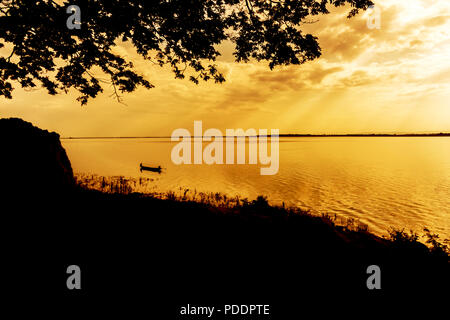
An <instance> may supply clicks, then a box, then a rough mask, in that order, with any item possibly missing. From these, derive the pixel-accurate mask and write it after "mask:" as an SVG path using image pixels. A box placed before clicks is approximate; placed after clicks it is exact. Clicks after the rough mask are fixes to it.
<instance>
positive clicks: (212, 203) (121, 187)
mask: <svg viewBox="0 0 450 320" xmlns="http://www.w3.org/2000/svg"><path fill="white" fill-rule="evenodd" d="M76 181H77V185H78V186H79V187H80V188H82V189H84V190H90V191H92V190H95V191H98V192H101V193H103V194H110V195H120V196H127V195H134V196H138V197H143V198H151V199H157V200H167V201H172V202H177V203H183V202H186V203H195V204H198V205H201V206H205V207H208V208H213V209H214V211H219V212H220V213H221V214H230V213H231V214H236V213H237V214H241V215H245V214H248V212H249V211H250V212H251V211H252V210H251V209H257V210H259V213H258V215H259V214H261V215H264V214H267V213H268V212H270V213H271V215H272V216H273V215H275V216H284V217H292V216H303V217H310V218H314V219H320V220H321V222H323V223H325V224H326V225H329V226H331V227H332V228H333V229H335V230H337V231H339V232H342V233H347V234H350V233H353V234H358V233H360V234H370V230H369V227H368V226H367V224H364V223H362V222H360V221H359V220H358V219H354V218H347V217H343V216H338V215H336V214H333V215H330V214H327V213H321V214H320V215H314V214H313V213H311V212H310V211H308V210H304V209H301V208H298V207H286V206H285V205H284V203H283V205H282V206H274V205H270V204H269V202H268V199H267V197H265V196H262V195H261V196H258V197H257V198H256V199H255V200H249V199H248V198H241V197H239V196H238V195H236V196H233V197H231V196H228V195H226V194H223V193H220V192H198V191H197V190H191V189H187V188H181V187H180V188H178V189H177V190H176V191H167V192H157V191H153V189H155V186H154V185H153V184H152V182H154V181H155V180H154V179H150V178H139V179H136V178H125V177H123V176H112V177H103V176H98V175H87V174H78V175H76ZM263 213H264V214H263ZM423 231H424V232H423V234H421V235H419V234H418V233H417V232H415V231H413V230H410V231H409V232H406V231H405V230H404V229H402V230H401V229H391V230H389V231H388V234H389V235H388V236H387V237H385V236H383V239H385V240H387V241H389V242H390V243H391V244H392V245H393V246H395V247H398V248H403V249H413V248H418V247H420V248H422V246H423V245H424V244H425V245H426V246H427V247H428V249H429V250H430V253H433V254H434V255H439V256H447V257H448V256H449V253H450V249H449V242H450V240H449V239H445V240H441V239H440V238H439V235H437V234H434V233H432V232H431V231H430V230H429V229H428V228H426V227H425V228H424V229H423Z"/></svg>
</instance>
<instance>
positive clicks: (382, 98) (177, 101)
mask: <svg viewBox="0 0 450 320" xmlns="http://www.w3.org/2000/svg"><path fill="white" fill-rule="evenodd" d="M375 3H376V4H377V6H379V8H380V9H381V28H380V29H369V28H368V27H367V18H368V16H369V14H370V13H369V12H366V13H363V14H360V15H358V16H357V17H354V18H352V19H350V20H349V19H346V14H347V13H348V11H349V8H348V7H347V8H339V9H333V10H332V13H331V14H329V15H327V16H320V17H319V21H318V22H317V23H314V24H310V25H306V26H305V29H304V30H305V31H308V32H311V33H313V34H314V35H316V36H318V37H319V42H320V45H321V47H322V53H323V55H322V57H321V58H319V59H317V60H316V61H313V62H310V63H307V64H304V65H301V66H289V67H281V68H280V67H278V68H276V69H274V70H273V71H270V69H269V68H268V65H267V63H263V62H261V63H256V62H253V63H247V64H243V63H235V62H233V57H232V55H231V52H232V47H231V45H230V44H229V43H224V44H223V45H222V46H221V50H222V52H223V56H222V57H221V58H220V60H219V61H218V62H217V65H218V66H219V69H220V70H222V71H223V72H224V73H225V75H226V79H227V82H225V83H224V84H214V83H206V84H204V83H203V84H200V85H198V86H197V85H195V84H193V83H192V82H189V81H188V80H175V79H174V77H173V74H172V73H171V72H170V71H169V70H168V69H165V68H159V67H157V66H154V65H152V64H151V63H149V62H144V61H142V60H140V59H138V60H137V61H136V63H135V65H136V68H137V70H138V71H139V72H141V73H143V74H144V75H145V76H146V78H147V79H148V80H149V81H150V82H151V83H152V84H154V85H156V88H154V89H151V90H146V89H139V90H138V91H136V92H134V93H131V94H126V95H124V96H123V98H124V99H123V101H124V103H125V104H126V105H123V104H120V103H118V102H117V101H116V100H114V98H112V97H110V94H111V93H112V89H111V88H109V87H108V86H106V87H105V92H104V93H103V94H102V95H100V96H99V97H98V98H96V99H95V100H91V101H90V102H89V103H88V105H87V106H84V107H81V106H80V104H79V103H78V102H77V101H76V100H75V98H76V97H77V93H76V92H71V93H69V94H60V95H58V96H50V95H48V94H47V93H46V91H45V90H44V89H39V90H35V91H32V92H25V91H24V90H22V89H19V88H17V89H16V90H15V91H14V92H13V99H12V100H6V99H4V98H0V116H1V117H21V118H23V119H25V120H27V121H31V122H33V123H34V124H35V125H38V126H39V127H42V128H45V129H49V130H53V131H56V132H59V133H60V134H61V135H62V136H66V137H67V136H150V135H170V134H171V132H172V131H173V130H174V129H176V128H187V129H189V130H192V128H193V121H194V120H202V121H203V127H204V129H206V128H219V129H221V130H223V131H225V128H239V127H241V128H256V129H259V128H267V129H271V128H275V129H280V133H369V132H430V131H433V132H435V131H436V132H439V131H446V132H450V107H449V101H450V37H449V32H450V31H449V30H450V1H448V0H439V1H432V0H409V1H394V0H379V1H376V0H375ZM117 50H118V52H120V53H121V54H122V55H124V56H128V57H135V56H136V55H135V53H134V51H133V49H132V48H131V47H129V46H128V45H123V46H120V47H118V48H117Z"/></svg>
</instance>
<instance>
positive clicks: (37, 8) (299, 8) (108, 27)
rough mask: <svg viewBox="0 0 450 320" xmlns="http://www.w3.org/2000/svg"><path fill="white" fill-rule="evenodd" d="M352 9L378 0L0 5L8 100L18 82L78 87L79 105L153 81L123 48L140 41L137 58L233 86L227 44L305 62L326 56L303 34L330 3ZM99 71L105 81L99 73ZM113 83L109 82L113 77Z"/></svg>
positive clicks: (249, 55)
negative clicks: (75, 9)
mask: <svg viewBox="0 0 450 320" xmlns="http://www.w3.org/2000/svg"><path fill="white" fill-rule="evenodd" d="M345 4H349V5H350V6H351V7H352V8H351V9H350V12H349V15H348V17H352V16H354V15H356V14H357V13H358V12H359V10H365V9H367V8H368V7H369V6H370V5H372V4H373V3H372V2H371V1H370V0H108V1H106V0H105V1H103V0H77V1H70V3H69V2H67V1H48V0H47V1H45V0H41V1H28V0H0V48H3V51H5V50H8V49H9V50H10V51H7V52H8V53H7V54H6V55H4V56H0V95H2V96H4V97H6V98H12V91H13V89H14V87H13V83H17V84H20V85H21V86H22V87H23V88H33V87H36V85H37V84H40V85H41V86H43V87H44V88H46V89H47V91H48V93H49V94H52V95H54V94H57V93H58V92H61V91H65V92H67V91H68V90H69V89H70V88H74V89H76V90H77V91H79V92H80V93H81V95H80V96H79V97H78V100H79V101H80V102H81V104H86V103H87V101H88V99H89V98H94V97H96V96H97V95H98V94H99V93H100V92H102V91H103V86H104V84H105V83H109V84H110V85H112V87H113V92H114V94H115V95H116V97H117V98H119V93H123V92H132V91H134V90H135V89H136V88H137V87H139V86H143V87H146V88H152V87H153V85H152V84H151V83H150V82H149V81H148V80H147V79H145V78H144V77H143V76H142V75H140V74H139V73H138V72H136V71H135V69H134V67H133V62H132V61H130V59H127V58H125V57H121V56H120V55H119V54H117V53H116V52H115V51H114V47H115V46H117V45H118V44H119V43H120V42H121V41H122V42H129V43H131V44H132V45H133V46H134V48H135V49H136V51H137V53H138V54H139V55H141V56H142V57H144V58H145V59H147V60H149V61H151V62H153V63H155V64H158V65H160V66H164V65H169V66H170V67H171V69H172V70H173V72H174V74H175V77H176V78H179V79H183V78H185V77H186V76H188V78H189V79H190V80H191V81H193V82H194V83H198V82H199V81H208V80H213V81H215V82H217V83H221V82H223V81H225V79H224V77H223V75H222V74H221V73H220V72H219V71H218V70H217V67H216V65H215V64H214V61H215V60H216V58H217V57H218V56H219V55H220V52H219V51H218V49H217V47H218V44H220V43H221V42H222V41H224V40H231V41H232V42H233V43H234V45H235V51H234V56H235V59H236V61H238V62H239V61H243V62H247V61H249V60H250V59H256V60H258V61H260V60H263V61H267V62H268V64H269V67H270V68H271V69H272V68H274V67H275V66H278V65H289V64H302V63H304V62H306V61H309V60H313V59H315V58H317V57H319V56H320V54H321V49H320V46H319V44H318V39H317V37H315V36H313V35H311V34H304V33H303V32H302V30H301V29H302V25H303V24H305V23H310V22H311V21H310V19H311V18H312V17H313V16H317V15H319V14H327V13H328V12H329V11H328V8H329V6H336V7H338V6H343V5H345ZM69 5H77V6H79V7H80V9H81V28H80V29H73V30H70V29H69V28H68V27H67V26H66V21H67V19H68V18H69V16H70V14H67V12H66V9H67V7H69ZM99 74H100V75H101V76H99ZM105 76H106V79H107V81H105V79H104V78H102V77H105Z"/></svg>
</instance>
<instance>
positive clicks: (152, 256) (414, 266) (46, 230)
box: [0, 119, 449, 319]
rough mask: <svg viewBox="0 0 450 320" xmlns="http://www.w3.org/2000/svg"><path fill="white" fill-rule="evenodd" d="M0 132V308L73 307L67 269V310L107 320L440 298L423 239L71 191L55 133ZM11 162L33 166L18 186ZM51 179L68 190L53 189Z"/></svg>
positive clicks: (439, 271) (123, 192) (445, 256)
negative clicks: (191, 307)
mask: <svg viewBox="0 0 450 320" xmlns="http://www.w3.org/2000/svg"><path fill="white" fill-rule="evenodd" d="M0 132H1V134H2V137H5V136H6V137H8V139H2V151H5V153H3V155H4V156H3V157H2V161H3V162H2V164H5V162H4V161H5V158H6V159H7V160H6V161H8V162H7V163H8V166H7V167H6V166H3V165H2V166H0V170H1V176H2V177H7V178H8V179H15V174H19V176H20V179H21V181H20V184H22V185H23V188H19V186H20V185H19V184H17V183H15V182H14V180H6V179H3V181H2V190H1V191H2V192H1V193H0V195H1V197H2V198H1V199H2V215H1V219H2V226H7V228H4V230H3V231H2V236H4V237H5V239H6V241H5V242H4V243H5V246H4V252H3V257H4V261H9V262H8V263H5V264H3V265H2V267H3V268H6V269H7V270H6V271H5V272H4V273H3V274H4V275H7V276H5V277H4V279H3V282H2V288H6V289H5V290H8V292H9V296H14V295H17V296H20V295H21V294H23V292H27V293H28V294H30V293H33V292H34V293H35V294H36V297H39V299H43V300H45V301H59V302H58V303H61V305H64V303H67V306H68V308H70V307H72V308H73V303H74V300H73V299H74V295H76V293H71V292H68V291H67V290H66V288H65V287H64V284H65V281H66V277H67V275H66V274H65V273H64V272H65V268H67V266H69V265H72V264H74V263H75V264H77V265H79V266H80V268H81V270H83V275H84V276H83V277H84V278H83V279H85V280H84V281H85V282H83V285H82V288H83V289H82V290H81V291H80V292H81V293H79V300H77V308H81V307H82V306H85V305H89V304H90V303H92V301H93V300H94V301H95V303H96V304H97V303H100V301H105V303H106V307H105V308H102V309H101V310H102V312H107V313H108V312H111V313H114V312H115V310H116V308H118V306H123V307H124V308H125V309H126V311H127V312H130V311H129V309H130V308H129V307H128V306H130V305H131V306H133V308H138V305H139V307H142V308H148V306H149V304H151V305H152V314H161V315H162V317H163V318H164V315H166V316H167V314H168V312H173V310H176V309H175V308H176V306H177V305H179V304H180V303H186V302H191V301H192V302H195V301H198V302H200V301H201V303H216V304H223V303H224V301H226V302H228V301H229V300H233V301H232V303H233V302H237V303H241V302H242V303H249V302H250V303H251V301H255V302H256V303H269V304H271V306H272V308H273V310H274V311H273V318H274V319H290V318H292V315H299V314H303V313H304V312H305V310H308V309H309V310H310V311H317V310H318V309H317V308H323V304H324V301H326V302H325V303H326V305H327V306H328V307H329V308H330V309H329V310H328V311H329V314H330V315H333V314H335V313H336V309H334V308H332V307H330V306H331V305H333V304H334V303H336V304H337V306H342V305H347V304H348V303H353V304H360V303H363V305H365V304H364V303H365V302H367V303H369V304H371V305H376V306H378V308H380V304H381V303H383V304H382V306H383V307H384V306H385V305H386V304H388V305H390V303H394V304H398V303H399V299H400V298H402V299H407V300H406V301H408V303H411V301H414V299H417V298H418V297H422V296H426V297H427V298H433V299H434V298H436V299H439V298H440V297H441V298H442V294H443V292H445V290H447V288H448V285H449V253H448V247H447V246H446V245H445V244H442V243H441V242H440V241H439V239H438V238H437V236H436V235H433V234H432V233H431V232H429V231H428V230H426V232H427V234H428V244H429V247H427V246H426V245H425V244H422V243H420V242H419V237H418V236H417V235H415V234H413V233H412V234H409V233H406V232H404V231H403V230H397V231H392V232H391V236H390V238H381V237H378V236H376V235H374V234H371V233H370V232H369V231H368V230H367V228H366V227H364V226H359V225H358V224H357V223H354V221H349V222H348V223H347V224H345V225H340V224H338V223H336V220H335V219H334V218H333V217H330V216H326V215H324V216H313V215H311V214H310V213H309V212H306V211H303V210H301V209H299V208H286V207H283V206H281V207H278V206H272V205H270V204H269V203H268V201H267V198H265V197H264V196H260V197H258V198H257V199H255V200H248V199H239V198H228V197H226V196H225V195H222V194H217V193H211V194H202V195H198V197H199V199H200V201H199V200H198V199H196V198H189V194H188V193H187V192H186V191H184V192H181V193H180V194H179V195H178V194H176V193H174V192H171V193H167V194H165V195H159V196H158V195H152V194H141V193H136V192H133V188H132V185H131V184H132V183H134V181H131V180H127V179H123V178H120V179H117V180H114V181H113V180H108V179H104V178H101V177H100V178H98V179H99V180H100V183H98V184H94V183H91V182H90V181H89V179H90V178H88V179H87V181H82V180H78V181H77V180H75V177H73V175H72V174H71V170H69V168H70V161H69V160H68V159H67V158H66V157H65V156H64V154H65V152H64V153H63V150H64V149H63V148H62V147H61V146H60V143H59V140H58V139H57V135H56V134H54V133H48V132H46V131H44V130H40V129H37V128H35V127H33V126H32V125H31V124H29V123H25V122H23V121H21V120H18V119H5V120H1V121H0ZM12 133H14V134H12ZM41 139H43V140H42V141H41ZM6 140H7V141H13V142H14V143H13V142H8V144H6V145H5V141H6ZM26 141H28V144H27V142H26ZM39 141H40V142H39ZM43 141H45V142H46V146H47V147H45V148H44V147H42V146H43V145H44V142H43ZM34 143H36V144H37V146H38V148H39V152H34V150H35V149H33V144H34ZM11 146H13V149H11ZM8 148H10V149H8ZM26 148H31V149H29V150H28V149H26ZM55 150H59V151H58V152H55ZM6 151H7V152H6ZM11 151H13V152H11ZM55 155H58V156H56V157H55ZM22 157H26V162H27V163H28V164H34V163H36V164H39V165H36V167H33V168H32V169H33V170H27V171H26V173H22V171H21V170H23V160H22V159H21V158H22ZM51 159H56V160H58V161H53V162H52V161H51ZM45 161H48V162H49V163H48V165H42V164H43V163H44V162H45ZM64 163H65V164H64ZM61 166H62V167H63V168H65V169H66V170H61V168H60V167H61ZM38 168H40V170H34V169H38ZM56 172H59V174H62V172H63V174H62V175H61V177H66V178H67V177H69V178H67V179H66V178H64V179H59V178H58V179H56V178H54V177H59V176H57V175H56ZM5 174H6V175H5ZM36 179H39V180H37V181H36V183H33V185H32V188H30V187H29V186H28V183H29V182H30V181H33V180H36ZM94 179H97V178H95V177H94ZM61 181H62V182H61ZM11 183H13V184H14V185H15V188H9V186H10V184H11ZM64 184H66V187H64ZM89 185H91V186H92V185H97V186H99V187H98V190H94V189H92V188H88V187H87V186H89ZM370 265H378V266H380V268H381V272H382V273H381V286H382V289H381V290H368V288H367V286H366V279H367V278H368V277H369V275H368V274H367V273H366V270H367V267H368V266H370ZM30 268H31V270H32V271H33V272H30ZM86 279H87V280H86ZM150 292H151V293H152V294H153V295H154V296H153V298H151V300H149V298H148V294H149V293H150ZM444 297H445V294H444ZM89 299H91V300H89ZM92 299H93V300H92ZM249 300H251V301H249ZM20 301H23V300H22V299H20ZM39 301H41V300H39ZM61 301H62V302H61ZM436 301H438V300H436ZM112 305H114V306H115V307H114V308H111V306H112ZM125 306H126V307H125ZM133 308H132V309H133ZM133 310H134V309H133ZM140 310H141V311H144V312H145V311H148V310H142V309H140ZM169 310H170V311H169ZM324 312H325V313H326V310H322V311H321V314H324ZM290 315H291V316H290ZM174 317H175V316H174Z"/></svg>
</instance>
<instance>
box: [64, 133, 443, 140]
mask: <svg viewBox="0 0 450 320" xmlns="http://www.w3.org/2000/svg"><path fill="white" fill-rule="evenodd" d="M271 136H272V135H271V134H267V135H256V136H238V137H271ZM278 136H279V137H280V138H286V137H448V136H450V132H434V133H342V134H334V133H332V134H308V133H283V134H279V135H278ZM186 137H191V138H200V137H203V138H204V137H208V138H209V137H213V136H186ZM225 137H227V136H226V135H223V136H222V138H225ZM232 137H236V136H232ZM168 138H171V136H98V137H93V136H86V137H71V136H68V137H61V139H63V140H89V139H91V140H93V139H168Z"/></svg>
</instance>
